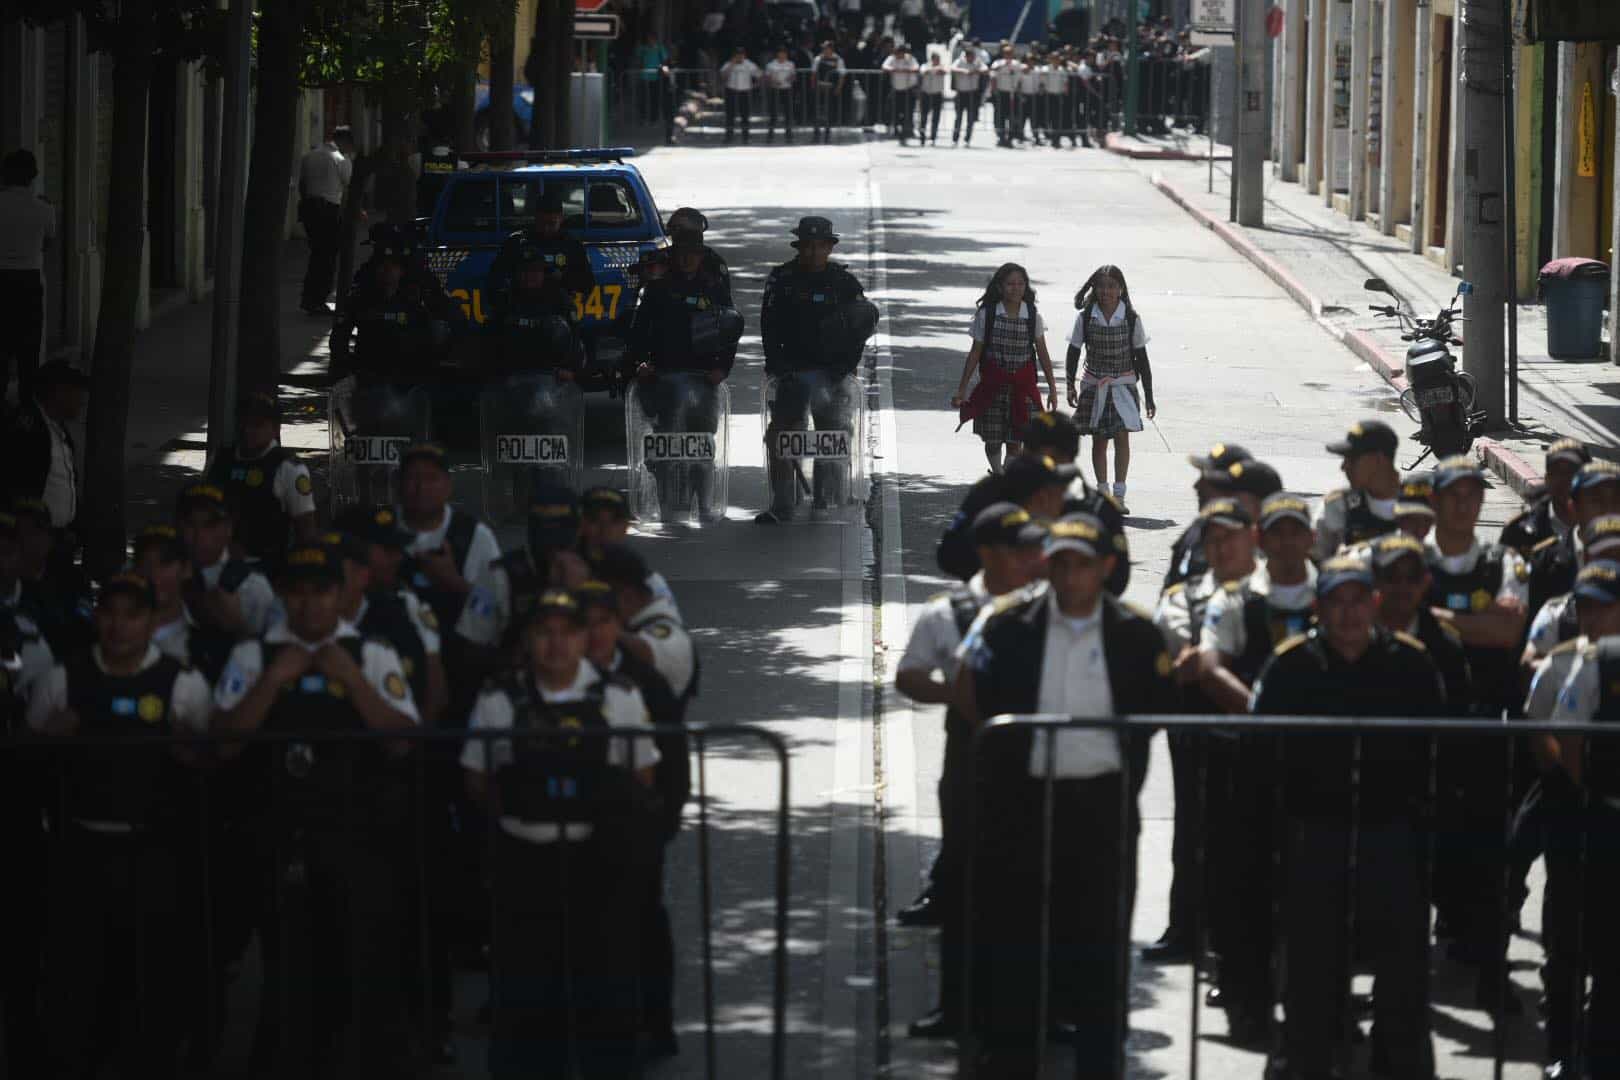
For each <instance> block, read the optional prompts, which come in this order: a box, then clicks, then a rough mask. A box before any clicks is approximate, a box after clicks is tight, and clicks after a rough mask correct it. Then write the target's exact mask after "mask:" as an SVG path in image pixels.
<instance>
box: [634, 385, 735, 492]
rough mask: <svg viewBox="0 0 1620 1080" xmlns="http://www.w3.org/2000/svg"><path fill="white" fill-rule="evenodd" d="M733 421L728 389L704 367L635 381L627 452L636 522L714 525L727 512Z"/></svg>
mask: <svg viewBox="0 0 1620 1080" xmlns="http://www.w3.org/2000/svg"><path fill="white" fill-rule="evenodd" d="M730 419H731V391H730V389H729V388H728V387H727V386H726V384H725V383H721V384H719V385H718V386H716V385H714V384H713V383H711V382H709V379H708V376H707V375H706V374H705V373H703V372H698V371H676V372H670V373H668V374H664V375H660V376H658V377H657V378H656V379H653V380H651V381H650V382H638V383H635V384H634V385H633V386H632V387H631V389H630V392H629V394H628V395H627V396H626V399H625V407H624V426H625V456H626V458H627V459H628V463H629V467H630V485H629V486H630V512H631V514H632V515H634V516H635V517H636V518H637V520H639V521H643V522H650V521H658V522H666V523H681V522H687V521H691V520H695V521H696V522H698V523H699V524H708V523H710V522H713V521H718V520H720V519H721V518H723V517H725V514H726V487H727V484H726V459H727V447H726V442H727V438H726V433H727V429H728V427H729V424H730Z"/></svg>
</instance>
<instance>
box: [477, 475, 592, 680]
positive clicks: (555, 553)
mask: <svg viewBox="0 0 1620 1080" xmlns="http://www.w3.org/2000/svg"><path fill="white" fill-rule="evenodd" d="M578 538H579V498H578V496H576V495H575V494H574V493H573V492H572V491H569V490H568V489H567V488H561V487H541V488H539V489H537V490H536V491H535V492H534V493H533V494H532V495H530V496H529V508H528V520H527V522H526V532H525V540H526V544H525V546H524V547H523V548H522V549H521V550H519V551H513V552H508V553H507V554H505V555H502V556H501V557H500V558H498V559H495V560H494V561H493V562H491V563H490V564H489V568H488V570H487V571H486V573H485V574H484V576H483V577H481V578H480V579H479V580H478V583H477V584H476V585H474V586H473V590H472V592H471V593H470V594H469V595H468V597H467V606H466V607H465V608H463V609H462V612H461V618H460V620H459V621H457V623H456V633H457V635H458V636H460V637H461V638H462V639H463V640H465V641H467V642H470V643H471V644H473V645H477V646H480V647H482V648H485V649H496V650H498V653H497V655H496V656H492V657H489V662H490V663H493V664H495V665H497V666H504V665H505V664H507V663H509V662H510V660H511V657H510V655H509V652H510V649H511V647H512V646H513V645H514V644H515V643H516V640H517V634H518V631H520V630H522V629H523V624H524V622H525V621H526V619H527V615H528V608H529V607H530V606H532V605H533V604H534V602H535V600H536V599H537V598H538V597H539V595H540V594H541V593H542V592H543V591H545V590H546V589H547V588H561V589H566V588H571V587H573V586H577V585H578V584H580V583H581V582H583V581H584V580H585V579H586V578H587V577H589V576H590V568H589V567H588V566H587V565H586V563H585V560H583V559H582V558H580V557H579V555H578V554H576V553H575V551H574V545H575V543H576V542H577V540H578Z"/></svg>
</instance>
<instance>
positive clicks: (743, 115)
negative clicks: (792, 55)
mask: <svg viewBox="0 0 1620 1080" xmlns="http://www.w3.org/2000/svg"><path fill="white" fill-rule="evenodd" d="M760 74H761V72H760V70H759V65H758V64H756V63H754V62H753V61H752V60H750V59H748V53H747V52H745V51H744V50H743V47H742V46H741V45H739V46H737V47H736V49H734V50H732V53H731V59H730V60H727V61H726V62H725V63H724V64H722V65H720V85H721V86H723V87H725V89H726V142H728V143H729V142H731V140H732V138H733V137H734V136H735V133H736V129H737V123H738V121H739V120H740V121H741V122H742V141H743V142H744V143H745V144H746V143H747V142H748V119H749V109H750V107H751V105H752V101H751V100H750V99H751V98H752V97H753V94H754V84H755V83H757V82H758V81H759V77H760Z"/></svg>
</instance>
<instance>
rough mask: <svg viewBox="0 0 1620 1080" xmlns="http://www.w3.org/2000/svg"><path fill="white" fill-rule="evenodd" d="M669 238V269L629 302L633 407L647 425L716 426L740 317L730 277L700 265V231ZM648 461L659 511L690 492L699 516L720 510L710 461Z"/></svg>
mask: <svg viewBox="0 0 1620 1080" xmlns="http://www.w3.org/2000/svg"><path fill="white" fill-rule="evenodd" d="M670 241H671V247H670V255H669V271H668V273H666V274H664V275H663V276H662V277H660V278H658V279H657V280H655V281H652V282H650V283H648V284H647V286H646V287H645V288H644V289H643V290H642V293H641V300H640V302H639V303H638V304H637V305H636V312H635V315H634V317H633V318H632V320H631V323H630V333H629V336H628V339H627V341H626V347H625V355H624V359H625V364H626V366H627V368H628V370H629V371H630V372H631V374H632V376H633V377H634V379H635V380H636V381H637V382H638V383H639V384H641V389H640V390H639V392H638V398H639V401H640V407H641V408H642V409H643V410H644V411H645V413H646V414H647V419H648V421H650V423H651V424H652V426H653V429H654V430H656V431H705V432H715V431H718V430H719V426H720V395H719V391H718V390H717V389H716V387H718V386H719V385H720V384H721V383H723V382H725V380H726V379H727V378H728V377H729V376H730V375H731V368H732V365H733V364H734V363H735V362H736V359H737V342H738V341H740V340H741V339H742V331H743V317H742V314H741V313H740V312H739V311H738V310H737V309H736V307H734V306H733V304H732V299H731V284H730V279H729V277H723V276H721V275H719V274H717V273H715V272H714V270H712V269H710V268H709V267H708V266H707V262H708V257H707V255H706V253H707V252H708V250H709V249H708V248H707V247H705V246H704V243H703V234H702V233H701V232H698V231H697V230H696V229H690V228H682V229H680V230H678V231H676V233H675V234H674V235H673V236H672V237H671V238H670ZM652 468H653V470H654V476H655V478H656V479H657V481H658V506H659V512H660V513H661V514H662V515H663V516H664V517H666V518H673V517H675V516H676V515H678V514H680V513H681V512H682V511H684V510H685V509H686V507H687V500H688V498H689V494H691V493H695V495H696V497H697V503H698V517H699V519H700V520H702V521H710V520H714V519H715V518H717V517H719V516H720V515H721V514H723V513H724V508H723V507H722V508H719V509H718V510H717V509H716V508H715V507H714V505H713V503H712V498H713V491H712V487H713V480H714V468H715V465H714V463H713V462H708V463H698V464H688V463H686V462H663V463H658V464H654V465H653V466H652Z"/></svg>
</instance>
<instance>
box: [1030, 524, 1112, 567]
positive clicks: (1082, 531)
mask: <svg viewBox="0 0 1620 1080" xmlns="http://www.w3.org/2000/svg"><path fill="white" fill-rule="evenodd" d="M1041 549H1042V551H1044V552H1045V553H1046V555H1047V556H1048V557H1051V556H1052V555H1055V554H1057V553H1058V552H1060V551H1076V552H1079V553H1080V554H1082V555H1089V556H1091V557H1092V558H1094V559H1100V558H1102V557H1103V556H1105V555H1112V554H1113V553H1114V544H1113V539H1112V533H1111V532H1110V530H1109V528H1108V526H1107V524H1105V523H1104V522H1103V520H1102V518H1100V517H1098V516H1097V515H1095V514H1064V515H1063V516H1062V517H1060V518H1058V519H1057V520H1056V521H1054V522H1052V524H1051V525H1050V526H1049V527H1048V529H1047V532H1046V540H1045V542H1044V543H1043V544H1042V545H1041Z"/></svg>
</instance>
